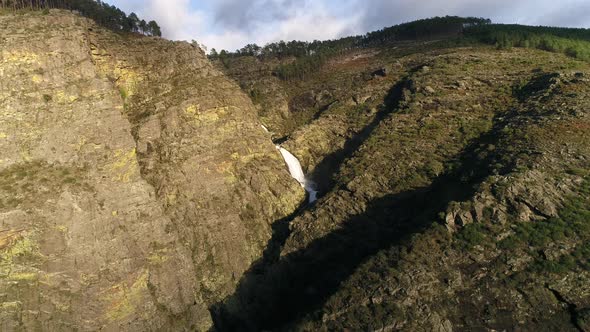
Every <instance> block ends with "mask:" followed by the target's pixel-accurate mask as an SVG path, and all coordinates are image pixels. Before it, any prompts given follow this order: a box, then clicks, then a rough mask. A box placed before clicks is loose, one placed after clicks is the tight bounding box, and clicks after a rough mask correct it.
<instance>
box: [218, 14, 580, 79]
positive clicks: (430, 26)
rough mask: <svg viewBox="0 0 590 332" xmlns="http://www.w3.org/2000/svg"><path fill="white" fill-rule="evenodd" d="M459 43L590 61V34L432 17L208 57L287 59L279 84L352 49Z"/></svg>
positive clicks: (277, 71) (252, 46) (279, 71)
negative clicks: (361, 32) (531, 50)
mask: <svg viewBox="0 0 590 332" xmlns="http://www.w3.org/2000/svg"><path fill="white" fill-rule="evenodd" d="M435 39H442V40H449V41H451V40H457V41H460V42H461V43H462V44H473V43H484V44H490V45H494V46H496V47H497V48H499V49H509V48H512V47H523V48H535V49H541V50H545V51H549V52H555V53H564V54H566V55H568V56H570V57H573V58H576V59H580V60H590V30H589V29H581V28H558V27H544V26H524V25H515V24H510V25H509V24H492V21H491V20H489V19H485V18H476V17H467V18H463V17H457V16H446V17H434V18H430V19H422V20H417V21H414V22H409V23H403V24H399V25H395V26H392V27H388V28H384V29H381V30H378V31H374V32H369V33H367V34H365V35H360V36H352V37H345V38H341V39H336V40H327V41H317V40H316V41H313V42H303V41H290V42H285V41H279V42H276V43H269V44H267V45H265V46H264V47H261V46H258V45H256V44H248V45H246V46H245V47H243V48H241V49H239V50H236V51H235V52H228V51H226V50H222V51H221V52H219V53H218V52H217V51H216V50H215V49H212V51H211V54H210V58H212V59H218V60H220V61H221V62H223V63H224V64H226V65H227V64H228V61H230V60H231V59H232V58H238V57H241V56H254V57H257V58H258V59H260V60H263V61H264V60H268V59H273V58H274V59H279V60H282V59H288V58H295V60H294V61H289V62H283V63H281V64H280V65H278V66H276V68H274V74H275V75H276V76H277V77H279V78H280V79H282V80H286V81H290V80H301V79H306V78H307V77H308V76H309V75H311V74H313V73H315V72H317V71H318V70H319V69H320V68H321V67H322V66H323V65H324V64H325V63H326V62H327V61H328V60H329V59H330V58H332V57H334V56H337V55H342V54H345V53H346V52H348V51H350V50H353V49H362V48H373V47H384V46H387V45H389V44H391V43H396V42H404V41H417V40H435Z"/></svg>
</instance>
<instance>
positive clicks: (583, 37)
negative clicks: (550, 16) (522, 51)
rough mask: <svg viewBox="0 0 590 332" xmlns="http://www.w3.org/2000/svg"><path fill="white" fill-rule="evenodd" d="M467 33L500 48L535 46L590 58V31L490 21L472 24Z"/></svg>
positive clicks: (580, 57)
mask: <svg viewBox="0 0 590 332" xmlns="http://www.w3.org/2000/svg"><path fill="white" fill-rule="evenodd" d="M465 36H466V37H470V38H474V39H476V40H478V41H480V42H483V43H486V44H491V45H495V46H496V47H497V48H499V49H509V48H512V47H524V48H535V49H540V50H544V51H549V52H555V53H563V54H566V55H568V56H571V57H573V58H576V59H580V60H585V61H588V60H590V30H588V29H571V28H553V27H531V26H524V25H504V24H488V25H477V26H473V27H469V28H468V29H466V30H465Z"/></svg>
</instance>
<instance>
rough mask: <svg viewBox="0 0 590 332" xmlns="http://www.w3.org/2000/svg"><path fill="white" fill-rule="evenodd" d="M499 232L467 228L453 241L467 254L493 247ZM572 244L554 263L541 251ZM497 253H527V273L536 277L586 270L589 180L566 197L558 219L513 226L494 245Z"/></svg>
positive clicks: (478, 226)
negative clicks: (471, 250)
mask: <svg viewBox="0 0 590 332" xmlns="http://www.w3.org/2000/svg"><path fill="white" fill-rule="evenodd" d="M500 230H501V228H498V227H494V226H490V227H488V226H485V225H483V224H478V223H475V224H470V225H467V226H466V227H464V228H463V229H462V230H461V232H459V233H458V234H457V236H456V237H455V244H456V246H457V247H458V248H461V249H466V250H469V249H471V248H473V247H474V246H477V245H483V246H490V247H491V246H493V245H494V243H495V240H494V238H496V237H497V236H498V234H497V233H498V231H500ZM571 240H574V241H576V242H578V243H580V245H578V246H577V247H575V248H574V249H573V250H571V251H567V252H565V253H564V254H562V255H561V256H560V257H558V258H556V259H549V258H548V257H546V255H544V254H543V250H544V249H546V248H550V247H555V246H559V245H560V244H563V243H565V242H567V241H571ZM497 247H498V248H499V249H502V250H505V251H510V252H513V251H515V250H522V251H525V252H528V253H529V255H531V256H532V257H533V258H534V260H533V261H532V262H531V263H530V265H529V267H528V270H529V271H530V272H536V273H546V272H547V273H565V272H568V271H571V270H574V269H576V268H582V269H586V270H590V180H589V179H586V181H585V182H584V184H583V185H582V186H581V188H580V190H579V193H578V195H576V196H572V197H569V198H568V199H567V200H566V202H565V203H564V205H563V207H562V208H561V210H560V211H559V217H554V218H549V219H547V220H539V221H533V222H521V223H516V224H515V225H514V227H513V234H512V235H510V236H508V237H506V238H504V239H503V240H501V241H499V242H497Z"/></svg>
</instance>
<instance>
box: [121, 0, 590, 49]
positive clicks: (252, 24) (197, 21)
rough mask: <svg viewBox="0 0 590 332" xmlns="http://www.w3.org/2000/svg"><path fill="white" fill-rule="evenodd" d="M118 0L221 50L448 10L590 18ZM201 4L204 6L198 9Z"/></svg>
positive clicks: (503, 7) (506, 0)
mask: <svg viewBox="0 0 590 332" xmlns="http://www.w3.org/2000/svg"><path fill="white" fill-rule="evenodd" d="M113 1H114V3H115V5H118V6H120V7H121V8H122V9H124V10H126V11H127V12H130V11H132V10H134V9H135V10H136V12H137V13H138V14H139V15H140V16H141V17H144V18H146V19H150V20H151V19H155V20H156V21H157V22H158V23H159V24H160V25H161V26H162V32H163V33H164V36H165V37H167V38H170V39H175V40H191V39H195V40H197V41H198V42H200V43H202V44H205V45H206V46H208V47H209V48H212V47H214V48H216V49H217V50H221V49H227V50H235V49H237V48H240V47H242V46H244V45H246V44H248V43H257V44H259V45H264V44H266V43H268V42H273V41H278V40H293V39H296V40H313V39H321V40H323V39H333V38H337V37H342V36H346V35H353V34H360V33H365V32H368V31H371V30H375V29H380V28H383V27H387V26H392V25H395V24H399V23H402V22H407V21H411V20H415V19H419V18H427V17H432V16H444V15H460V16H482V17H486V18H491V19H492V20H493V21H495V22H502V23H521V24H535V25H543V24H545V25H562V26H581V25H584V24H585V25H588V24H590V19H589V17H590V6H589V5H588V3H587V2H586V1H587V0H562V1H560V2H557V1H554V0H522V1H514V0H447V1H440V0H419V1H418V0H146V1H145V2H144V1H141V0H113ZM197 1H199V2H198V3H197ZM146 2H147V3H146ZM197 4H198V5H199V6H198V8H200V9H195V8H197V7H196V5H197ZM142 7H143V8H144V9H143V10H138V9H137V8H142Z"/></svg>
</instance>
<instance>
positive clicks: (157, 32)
mask: <svg viewBox="0 0 590 332" xmlns="http://www.w3.org/2000/svg"><path fill="white" fill-rule="evenodd" d="M49 8H57V9H68V10H75V11H78V12H80V14H82V15H84V16H86V17H88V18H91V19H93V20H94V21H96V23H98V24H100V25H102V26H104V27H106V28H108V29H111V30H114V31H121V32H138V33H142V34H145V35H149V36H162V31H161V29H160V26H159V25H158V23H156V22H155V21H150V22H146V21H145V20H140V19H139V18H138V17H137V15H136V14H135V13H131V14H130V15H129V16H127V14H125V12H123V11H122V10H120V9H119V8H117V7H115V6H112V5H109V4H107V3H106V2H104V1H95V0H1V1H0V9H4V10H20V9H30V10H42V14H43V15H47V14H48V13H49V12H48V9H49Z"/></svg>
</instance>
